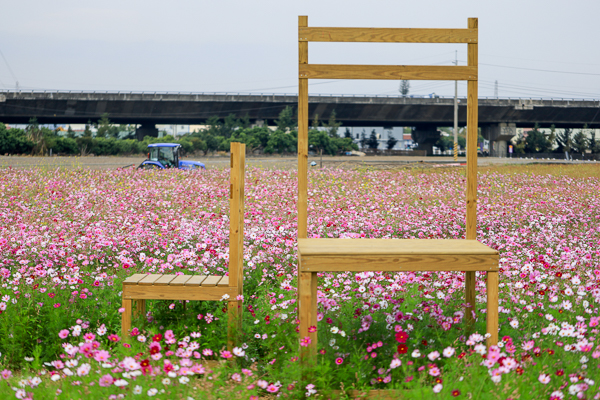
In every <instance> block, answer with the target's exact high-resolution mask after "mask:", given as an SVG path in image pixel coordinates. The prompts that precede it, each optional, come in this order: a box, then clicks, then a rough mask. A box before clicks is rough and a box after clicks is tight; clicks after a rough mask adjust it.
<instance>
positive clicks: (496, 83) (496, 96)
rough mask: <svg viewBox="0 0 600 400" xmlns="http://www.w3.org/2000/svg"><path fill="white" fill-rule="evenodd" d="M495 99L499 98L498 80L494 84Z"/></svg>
mask: <svg viewBox="0 0 600 400" xmlns="http://www.w3.org/2000/svg"><path fill="white" fill-rule="evenodd" d="M494 97H495V98H498V80H496V82H495V83H494Z"/></svg>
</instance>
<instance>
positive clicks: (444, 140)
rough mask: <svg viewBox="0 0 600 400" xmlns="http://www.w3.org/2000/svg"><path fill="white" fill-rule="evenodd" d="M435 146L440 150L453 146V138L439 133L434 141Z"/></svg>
mask: <svg viewBox="0 0 600 400" xmlns="http://www.w3.org/2000/svg"><path fill="white" fill-rule="evenodd" d="M435 146H436V147H438V148H439V149H440V150H441V151H442V152H444V151H446V150H449V149H453V148H454V139H453V138H452V136H444V135H440V138H439V139H438V141H437V142H435Z"/></svg>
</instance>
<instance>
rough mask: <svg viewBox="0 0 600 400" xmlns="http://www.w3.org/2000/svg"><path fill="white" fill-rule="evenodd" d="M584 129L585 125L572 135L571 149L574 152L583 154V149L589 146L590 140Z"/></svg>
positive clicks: (585, 128)
mask: <svg viewBox="0 0 600 400" xmlns="http://www.w3.org/2000/svg"><path fill="white" fill-rule="evenodd" d="M586 130H587V125H585V126H584V127H583V128H582V129H580V130H579V131H578V132H577V133H576V134H575V135H574V136H573V151H574V152H575V153H581V154H584V153H585V151H586V150H588V149H589V148H590V141H589V139H588V138H587V135H586V134H585V131H586Z"/></svg>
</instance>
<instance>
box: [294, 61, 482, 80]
mask: <svg viewBox="0 0 600 400" xmlns="http://www.w3.org/2000/svg"><path fill="white" fill-rule="evenodd" d="M299 70H300V76H299V77H300V78H307V79H392V80H400V79H407V80H427V81H440V80H442V81H445V80H452V81H471V80H475V79H477V67H471V66H467V67H464V66H458V67H456V66H437V65H434V66H431V65H342V64H299Z"/></svg>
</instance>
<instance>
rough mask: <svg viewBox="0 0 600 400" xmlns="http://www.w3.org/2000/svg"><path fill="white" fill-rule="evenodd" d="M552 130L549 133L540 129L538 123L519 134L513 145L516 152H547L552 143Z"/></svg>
mask: <svg viewBox="0 0 600 400" xmlns="http://www.w3.org/2000/svg"><path fill="white" fill-rule="evenodd" d="M554 137H555V135H554V131H551V133H550V134H549V135H546V134H545V133H544V132H542V131H540V127H539V126H538V124H535V127H534V128H533V129H532V130H530V131H528V132H527V133H526V134H521V135H519V136H518V138H517V142H516V145H515V152H516V153H547V152H550V151H551V150H552V146H553V145H554V143H553V141H554Z"/></svg>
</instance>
